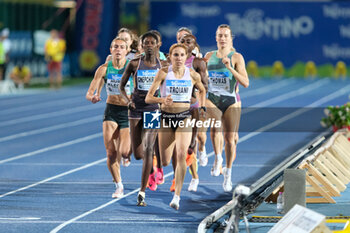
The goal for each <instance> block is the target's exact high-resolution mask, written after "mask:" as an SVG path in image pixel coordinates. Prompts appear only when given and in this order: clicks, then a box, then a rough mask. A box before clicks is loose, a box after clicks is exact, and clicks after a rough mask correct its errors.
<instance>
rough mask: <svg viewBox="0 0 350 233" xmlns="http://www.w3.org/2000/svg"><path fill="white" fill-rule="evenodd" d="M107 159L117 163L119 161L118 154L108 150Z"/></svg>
mask: <svg viewBox="0 0 350 233" xmlns="http://www.w3.org/2000/svg"><path fill="white" fill-rule="evenodd" d="M107 159H108V160H109V161H110V162H115V161H116V159H117V152H116V151H112V150H107Z"/></svg>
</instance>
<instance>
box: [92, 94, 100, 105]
mask: <svg viewBox="0 0 350 233" xmlns="http://www.w3.org/2000/svg"><path fill="white" fill-rule="evenodd" d="M100 101H101V97H99V96H97V95H93V96H92V98H91V102H92V103H93V104H96V103H97V102H100Z"/></svg>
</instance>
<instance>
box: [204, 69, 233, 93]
mask: <svg viewBox="0 0 350 233" xmlns="http://www.w3.org/2000/svg"><path fill="white" fill-rule="evenodd" d="M209 91H211V92H220V91H228V92H229V91H230V75H229V72H227V71H225V72H218V71H209Z"/></svg>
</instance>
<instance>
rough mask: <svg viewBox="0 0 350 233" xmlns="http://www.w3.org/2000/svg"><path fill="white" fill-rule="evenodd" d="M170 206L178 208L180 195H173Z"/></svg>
mask: <svg viewBox="0 0 350 233" xmlns="http://www.w3.org/2000/svg"><path fill="white" fill-rule="evenodd" d="M169 205H170V207H172V208H174V209H176V210H178V209H179V208H180V197H179V196H178V195H174V197H173V200H171V202H170V204H169Z"/></svg>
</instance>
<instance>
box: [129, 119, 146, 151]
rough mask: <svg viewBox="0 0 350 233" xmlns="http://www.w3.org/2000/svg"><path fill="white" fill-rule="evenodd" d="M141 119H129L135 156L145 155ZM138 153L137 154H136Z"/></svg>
mask: <svg viewBox="0 0 350 233" xmlns="http://www.w3.org/2000/svg"><path fill="white" fill-rule="evenodd" d="M140 122H141V119H129V123H130V138H131V144H132V148H133V152H134V156H136V157H137V156H141V157H142V155H143V148H142V128H141V127H140ZM136 153H137V155H136Z"/></svg>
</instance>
